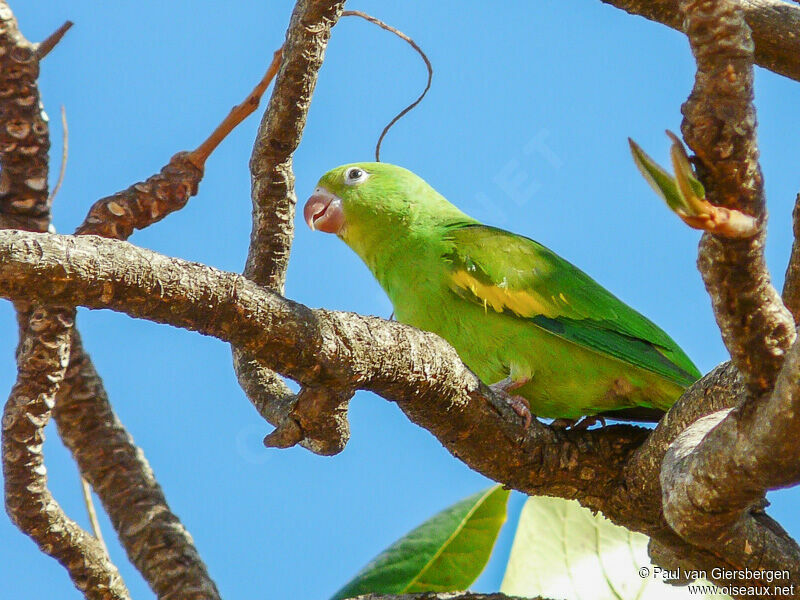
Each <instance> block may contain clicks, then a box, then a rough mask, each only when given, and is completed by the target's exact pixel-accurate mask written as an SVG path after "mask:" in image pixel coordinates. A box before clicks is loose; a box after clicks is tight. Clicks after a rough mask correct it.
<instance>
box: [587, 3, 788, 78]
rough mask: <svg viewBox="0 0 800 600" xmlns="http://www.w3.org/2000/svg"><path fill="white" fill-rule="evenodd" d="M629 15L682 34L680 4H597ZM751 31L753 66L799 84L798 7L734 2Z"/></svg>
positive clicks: (785, 4) (782, 4) (682, 24)
mask: <svg viewBox="0 0 800 600" xmlns="http://www.w3.org/2000/svg"><path fill="white" fill-rule="evenodd" d="M601 2H603V3H604V4H610V5H611V6H615V7H617V8H620V9H622V10H624V11H626V12H628V13H630V14H632V15H641V16H642V17H644V18H646V19H649V20H651V21H656V22H658V23H662V24H664V25H666V26H668V27H671V28H672V29H676V30H678V31H685V30H686V29H685V25H684V21H683V12H682V11H681V8H680V4H681V0H601ZM737 4H738V5H739V7H740V8H741V10H742V13H743V15H744V18H745V20H746V21H747V24H748V25H749V26H750V28H751V29H752V30H753V40H754V41H755V61H756V64H758V65H760V66H762V67H764V68H765V69H769V70H770V71H775V72H776V73H778V74H780V75H785V76H786V77H790V78H791V79H794V80H796V81H800V37H798V35H797V31H798V30H800V7H798V6H796V5H794V4H790V3H788V2H782V1H781V0H738V1H737Z"/></svg>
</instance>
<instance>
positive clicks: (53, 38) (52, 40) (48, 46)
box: [36, 21, 74, 60]
mask: <svg viewBox="0 0 800 600" xmlns="http://www.w3.org/2000/svg"><path fill="white" fill-rule="evenodd" d="M73 25H74V23H73V22H72V21H65V22H64V24H63V25H62V26H61V27H59V28H58V29H56V30H55V31H54V32H53V33H51V34H50V35H49V36H47V38H46V39H44V40H42V41H41V42H39V43H38V44H36V60H42V59H43V58H44V57H45V56H47V55H48V54H50V51H51V50H52V49H53V48H55V47H56V44H58V42H60V41H61V38H63V37H64V35H65V34H66V33H67V32H68V31H69V30H70V28H71V27H72V26H73Z"/></svg>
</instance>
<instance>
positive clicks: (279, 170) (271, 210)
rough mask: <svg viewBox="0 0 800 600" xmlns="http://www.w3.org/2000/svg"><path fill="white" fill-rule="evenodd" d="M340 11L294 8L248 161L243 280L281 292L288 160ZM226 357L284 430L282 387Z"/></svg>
mask: <svg viewBox="0 0 800 600" xmlns="http://www.w3.org/2000/svg"><path fill="white" fill-rule="evenodd" d="M343 6H344V0H299V1H298V2H297V4H296V5H295V8H294V11H293V12H292V17H291V19H290V21H289V27H288V29H287V31H286V42H285V44H284V46H283V48H284V51H283V62H282V64H281V68H280V70H279V72H278V76H277V79H276V81H275V87H274V88H273V90H272V96H271V97H270V100H269V104H268V105H267V109H266V111H265V112H264V116H263V118H262V119H261V124H260V125H259V128H258V133H257V134H256V141H255V143H254V145H253V152H252V155H251V157H250V177H251V186H252V187H251V199H252V202H253V225H252V230H251V234H250V248H249V250H248V254H247V262H246V265H245V269H244V275H245V277H247V278H249V279H251V280H253V281H255V282H256V283H258V284H259V285H262V286H265V287H268V288H269V289H272V290H275V291H278V292H280V293H282V292H283V285H284V281H285V278H286V268H287V266H288V264H289V253H290V251H291V245H292V238H293V237H294V213H295V204H296V203H297V198H296V196H295V190H294V173H293V171H292V154H293V153H294V151H295V150H296V149H297V146H298V145H299V143H300V138H301V137H302V135H303V129H304V127H305V123H306V118H307V116H308V109H309V107H310V105H311V96H312V94H313V92H314V88H315V86H316V83H317V75H318V72H319V69H320V67H321V66H322V61H323V59H324V57H325V49H326V47H327V45H328V40H329V39H330V35H331V28H332V27H333V26H334V25H335V24H336V22H337V20H338V18H339V15H340V13H341V11H342V8H343ZM232 352H233V365H234V370H235V371H236V377H237V379H238V381H239V385H240V386H241V387H242V389H243V390H244V392H245V394H246V395H247V397H248V398H249V399H250V401H251V402H252V403H253V406H255V407H256V408H257V409H258V411H259V413H260V414H261V415H262V416H264V417H265V418H266V419H267V420H268V421H269V422H270V423H272V424H273V425H275V426H281V425H283V424H285V423H286V419H287V418H288V412H289V410H290V409H291V407H292V406H293V405H294V403H295V401H296V399H295V397H294V394H293V393H292V392H291V390H290V389H289V387H288V386H287V385H286V383H284V382H283V381H282V380H281V378H280V377H279V376H278V375H276V374H275V373H274V372H272V371H271V370H270V369H268V368H267V367H266V366H265V365H264V364H263V363H262V362H260V361H259V360H257V359H256V358H255V357H253V356H251V355H249V354H247V353H246V352H242V350H241V349H240V348H236V347H233V348H232ZM272 439H274V438H272Z"/></svg>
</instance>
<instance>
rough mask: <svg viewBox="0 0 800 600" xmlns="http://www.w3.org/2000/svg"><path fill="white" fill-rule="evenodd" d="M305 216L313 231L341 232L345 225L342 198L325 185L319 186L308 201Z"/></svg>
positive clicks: (304, 210) (304, 211)
mask: <svg viewBox="0 0 800 600" xmlns="http://www.w3.org/2000/svg"><path fill="white" fill-rule="evenodd" d="M303 217H304V218H305V220H306V223H308V226H309V227H310V228H311V230H312V231H314V230H319V231H324V232H325V233H339V232H340V231H341V230H342V227H343V226H344V211H342V199H341V198H339V196H337V195H336V194H333V193H331V192H329V191H328V190H326V189H325V188H324V187H318V188H317V189H315V190H314V193H313V194H312V195H311V197H310V198H309V199H308V200H307V201H306V205H305V207H304V208H303Z"/></svg>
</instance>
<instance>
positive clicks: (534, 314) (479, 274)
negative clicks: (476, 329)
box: [444, 224, 700, 385]
mask: <svg viewBox="0 0 800 600" xmlns="http://www.w3.org/2000/svg"><path fill="white" fill-rule="evenodd" d="M446 239H447V241H448V242H449V244H448V246H449V247H450V250H449V251H448V252H447V253H446V254H445V256H444V259H445V260H446V261H448V262H449V263H450V266H451V271H450V282H449V283H450V288H451V289H452V291H453V292H454V293H456V294H457V295H459V296H460V297H462V298H464V299H467V300H469V301H472V302H476V303H478V304H480V305H482V306H484V308H485V309H486V310H487V311H489V310H493V311H496V312H502V313H506V314H510V315H513V316H515V317H517V318H521V319H528V320H530V321H531V323H532V325H535V326H537V327H541V328H543V329H546V330H547V331H549V332H551V333H553V334H555V335H558V336H560V337H562V338H564V339H566V340H569V341H571V342H574V343H576V344H579V345H581V346H583V347H586V348H589V349H591V350H593V351H595V352H601V353H604V354H607V355H610V356H613V357H615V358H617V359H620V360H622V361H624V362H627V363H630V364H633V365H636V366H638V367H641V368H644V369H647V370H649V371H652V372H654V373H658V374H660V375H663V376H664V377H667V378H668V379H671V380H673V381H675V382H677V383H679V384H681V385H689V384H690V383H692V382H693V381H695V380H696V379H698V378H699V376H700V373H699V372H698V371H697V368H696V367H695V366H694V365H693V364H692V362H691V361H690V360H689V358H688V357H687V356H686V355H685V354H684V353H683V351H682V350H681V349H680V348H679V347H678V345H677V344H676V343H675V342H674V341H673V340H672V339H670V337H669V336H668V335H667V334H666V333H664V332H663V331H662V330H661V329H659V328H658V327H657V326H656V325H655V324H654V323H652V322H651V321H649V320H648V319H646V318H645V317H643V316H642V315H640V314H639V313H638V312H636V311H635V310H633V309H632V308H630V307H629V306H627V305H626V304H624V303H623V302H622V301H620V300H619V299H618V298H616V297H615V296H613V295H612V294H611V293H610V292H608V291H607V290H606V289H604V288H603V287H602V286H600V285H599V284H598V283H597V282H595V281H594V280H593V279H591V278H590V277H589V276H588V275H586V274H585V273H583V272H582V271H581V270H580V269H578V268H576V267H574V266H573V265H571V264H570V263H568V262H567V261H566V260H564V259H562V258H561V257H559V256H558V255H556V254H555V253H553V252H551V251H550V250H548V249H547V248H545V247H544V246H542V245H541V244H539V243H537V242H535V241H534V240H531V239H529V238H526V237H523V236H520V235H516V234H513V233H510V232H508V231H504V230H502V229H497V228H494V227H489V226H486V225H480V224H463V225H458V226H454V227H452V228H451V229H450V230H449V231H448V232H447V234H446Z"/></svg>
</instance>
